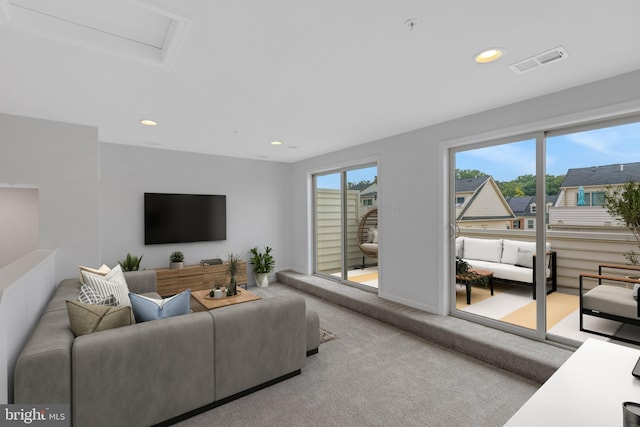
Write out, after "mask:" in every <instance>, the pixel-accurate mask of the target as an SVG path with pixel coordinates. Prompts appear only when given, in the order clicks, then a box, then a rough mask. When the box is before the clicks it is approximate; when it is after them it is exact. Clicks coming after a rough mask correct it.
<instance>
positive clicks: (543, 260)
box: [449, 116, 640, 346]
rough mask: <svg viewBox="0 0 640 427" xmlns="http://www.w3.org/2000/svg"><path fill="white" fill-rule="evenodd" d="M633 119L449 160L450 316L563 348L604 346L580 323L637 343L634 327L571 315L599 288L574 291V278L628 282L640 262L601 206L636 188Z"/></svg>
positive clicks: (484, 147) (454, 152)
mask: <svg viewBox="0 0 640 427" xmlns="http://www.w3.org/2000/svg"><path fill="white" fill-rule="evenodd" d="M638 120H639V118H638V117H637V116H635V117H625V118H620V119H616V120H608V121H602V122H594V123H590V124H584V125H579V126H573V127H567V128H562V129H558V130H540V131H539V132H535V133H533V134H531V135H530V136H527V137H520V138H512V139H511V140H509V139H505V140H496V141H488V142H484V143H481V144H477V145H472V146H466V147H463V148H455V149H451V150H450V167H451V173H452V175H454V176H452V180H451V181H452V185H451V186H450V203H451V205H450V212H451V217H450V219H451V224H452V226H453V227H452V228H453V229H454V230H455V243H454V242H453V241H452V256H451V280H450V284H451V286H450V289H449V290H450V295H451V297H452V304H451V311H452V312H453V313H455V314H456V315H458V316H460V317H464V318H468V319H470V320H477V321H479V322H481V323H485V324H489V325H492V326H496V327H499V328H501V329H505V330H508V331H512V332H516V333H520V334H522V335H526V336H531V337H535V338H538V339H551V340H554V341H557V342H560V343H563V344H567V345H574V346H575V345H578V344H579V343H580V342H582V341H584V340H586V339H587V338H596V339H602V338H601V337H599V336H598V335H595V334H592V333H588V332H586V331H584V330H581V325H583V324H584V325H585V326H584V327H585V328H587V329H591V330H595V331H598V332H599V333H601V334H604V335H607V336H615V337H618V336H624V337H627V338H628V337H629V336H635V337H636V338H634V340H636V341H638V342H640V328H637V330H636V329H633V328H631V327H629V325H623V324H621V323H620V322H617V321H613V320H609V319H606V318H601V317H599V316H598V315H597V314H593V315H589V314H588V313H587V315H584V316H581V313H580V307H581V302H580V296H581V294H584V293H586V292H588V291H589V290H590V289H592V288H594V287H595V286H598V284H599V283H600V281H599V280H597V279H595V280H594V279H593V278H590V279H589V278H587V279H585V283H584V287H583V288H582V289H581V288H580V280H579V278H580V277H581V276H582V277H585V275H586V277H588V276H589V275H594V274H596V275H597V274H598V272H599V271H606V274H609V275H612V274H615V275H618V276H622V277H626V276H625V274H626V275H629V274H631V273H630V272H629V271H632V270H631V268H632V267H629V265H632V264H640V260H639V258H638V254H639V252H638V247H639V246H638V242H639V241H640V238H638V239H636V237H635V236H634V234H633V233H632V232H630V230H629V229H628V227H626V226H625V223H624V220H623V219H622V218H621V217H618V216H616V214H615V212H612V211H610V209H609V208H608V206H607V200H608V198H610V197H615V194H616V192H620V191H622V189H623V188H624V186H625V185H632V184H629V183H637V182H640V149H639V148H638V144H637V138H638V135H640V122H639V121H638ZM612 266H613V267H612ZM625 268H626V269H627V270H628V271H627V272H626V273H625V272H624V269H625ZM603 274H604V273H603ZM603 280H604V279H603Z"/></svg>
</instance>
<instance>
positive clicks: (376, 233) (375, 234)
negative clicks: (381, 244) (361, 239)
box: [371, 228, 378, 243]
mask: <svg viewBox="0 0 640 427" xmlns="http://www.w3.org/2000/svg"><path fill="white" fill-rule="evenodd" d="M371 243H378V230H377V229H375V228H374V229H373V241H372V242H371Z"/></svg>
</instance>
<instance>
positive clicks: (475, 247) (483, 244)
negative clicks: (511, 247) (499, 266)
mask: <svg viewBox="0 0 640 427" xmlns="http://www.w3.org/2000/svg"><path fill="white" fill-rule="evenodd" d="M501 257H502V239H476V238H473V237H465V238H464V257H463V258H464V259H475V260H478V261H489V262H500V258H501Z"/></svg>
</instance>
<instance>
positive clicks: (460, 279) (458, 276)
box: [456, 268, 493, 304]
mask: <svg viewBox="0 0 640 427" xmlns="http://www.w3.org/2000/svg"><path fill="white" fill-rule="evenodd" d="M469 271H470V272H472V273H476V274H477V275H478V276H480V277H474V278H472V279H471V278H466V277H464V275H462V274H456V282H457V283H460V284H462V285H464V286H465V287H466V288H467V304H471V285H475V284H476V283H478V282H480V281H481V280H482V278H485V277H486V278H487V279H489V289H491V296H493V271H489V270H480V269H478V268H471V269H469Z"/></svg>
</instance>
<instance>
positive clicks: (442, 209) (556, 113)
mask: <svg viewBox="0 0 640 427" xmlns="http://www.w3.org/2000/svg"><path fill="white" fill-rule="evenodd" d="M527 78H535V75H533V74H532V75H531V76H525V78H523V84H526V79H527ZM434 102H437V100H434ZM631 111H640V71H637V72H633V73H628V74H625V75H621V76H618V77H616V78H611V79H607V80H603V81H600V82H597V83H594V84H590V85H585V86H580V87H576V88H572V89H569V90H565V91H562V92H557V93H554V94H551V95H547V96H543V97H539V98H535V99H532V100H528V101H524V102H521V103H517V104H513V105H509V106H506V107H502V108H498V109H495V110H490V111H485V112H482V113H478V114H475V115H472V116H467V117H463V118H460V119H456V120H452V121H450V122H446V123H441V124H437V125H434V126H430V127H426V128H422V129H418V130H416V131H413V132H409V133H405V134H401V135H395V136H392V137H389V138H385V139H381V140H379V141H374V142H371V143H368V144H363V145H360V146H357V147H354V148H350V149H346V150H342V151H339V152H334V153H330V154H327V155H323V156H319V157H316V158H313V159H309V160H305V161H301V162H298V163H296V164H295V165H294V169H293V173H292V177H291V180H292V183H293V210H294V211H296V212H298V213H299V214H296V215H295V216H294V217H293V222H292V227H293V232H292V237H293V241H292V249H293V266H294V269H296V270H297V271H300V272H303V273H310V272H312V259H311V253H312V250H311V249H312V239H311V237H312V236H311V234H310V233H309V232H308V230H309V229H310V228H311V204H310V184H309V180H308V177H309V175H310V174H311V173H313V172H317V171H321V170H326V169H330V168H332V167H335V166H340V165H344V164H357V163H358V161H361V160H363V159H369V158H371V156H374V157H377V158H379V167H380V169H379V172H378V190H379V200H378V204H379V224H380V226H379V229H380V231H379V233H380V234H379V239H380V258H379V263H380V290H379V295H380V296H382V297H385V298H388V299H391V300H394V301H398V302H402V303H405V304H408V305H411V306H414V307H417V308H421V309H424V310H426V311H429V312H433V313H439V314H446V313H447V312H448V298H449V296H448V292H447V291H446V289H447V285H446V283H447V280H448V279H447V277H448V265H449V263H448V259H449V252H448V248H447V244H448V243H447V242H448V239H447V236H448V230H449V228H448V223H449V220H448V215H447V207H448V205H449V194H448V190H447V188H448V178H447V173H448V170H447V161H448V160H447V156H448V147H450V146H453V145H460V144H465V143H470V142H478V141H482V140H486V139H489V138H497V137H501V136H508V135H514V134H517V133H520V132H523V131H531V130H537V129H542V128H544V127H547V126H549V127H550V126H560V125H566V124H570V123H576V122H579V121H584V120H593V119H597V118H602V117H606V116H610V115H616V114H624V113H629V112H631Z"/></svg>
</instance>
